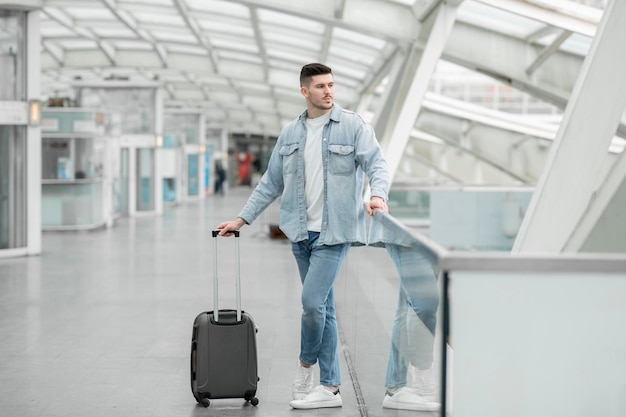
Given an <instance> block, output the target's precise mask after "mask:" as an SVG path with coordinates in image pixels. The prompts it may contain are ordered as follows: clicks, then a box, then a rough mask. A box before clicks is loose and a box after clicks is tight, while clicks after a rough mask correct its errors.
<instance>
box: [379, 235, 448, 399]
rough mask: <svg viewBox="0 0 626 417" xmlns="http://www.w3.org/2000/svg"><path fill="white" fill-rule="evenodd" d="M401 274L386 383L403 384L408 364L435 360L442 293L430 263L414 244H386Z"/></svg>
mask: <svg viewBox="0 0 626 417" xmlns="http://www.w3.org/2000/svg"><path fill="white" fill-rule="evenodd" d="M386 248H387V252H388V253H389V255H390V256H391V258H392V259H393V261H394V263H395V265H396V268H397V269H398V273H399V274H400V293H399V295H398V306H397V309H396V315H395V318H394V321H393V328H392V331H391V348H390V351H389V362H388V364H387V376H386V379H385V386H386V387H388V388H391V387H403V386H405V385H406V382H407V378H406V373H407V369H408V366H409V364H412V365H413V366H416V367H417V368H419V369H428V368H430V367H431V366H432V363H433V347H434V336H435V327H436V324H437V307H438V305H439V292H438V288H437V278H436V277H435V274H434V272H433V269H432V265H431V263H430V262H429V261H428V259H426V258H425V257H423V256H422V255H421V254H420V252H419V251H418V250H417V249H416V248H413V247H405V246H398V245H390V244H387V245H386Z"/></svg>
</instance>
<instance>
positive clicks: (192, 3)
mask: <svg viewBox="0 0 626 417" xmlns="http://www.w3.org/2000/svg"><path fill="white" fill-rule="evenodd" d="M187 5H188V6H189V8H190V9H195V10H202V11H207V12H215V13H220V14H224V15H230V16H238V17H246V18H247V17H250V10H249V9H248V7H246V6H244V5H242V4H237V3H234V2H232V1H218V0H187Z"/></svg>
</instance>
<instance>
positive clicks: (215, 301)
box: [212, 229, 241, 322]
mask: <svg viewBox="0 0 626 417" xmlns="http://www.w3.org/2000/svg"><path fill="white" fill-rule="evenodd" d="M220 231H221V230H219V229H217V230H213V232H212V235H213V237H214V238H217V237H218V235H219V233H220ZM231 232H232V233H233V234H234V235H235V242H236V244H235V255H236V262H235V291H236V293H237V321H238V322H240V321H241V271H240V268H239V265H240V257H239V230H231ZM218 291H219V288H218V278H217V239H215V242H213V318H214V319H215V322H218V321H219V315H220V313H219V305H218Z"/></svg>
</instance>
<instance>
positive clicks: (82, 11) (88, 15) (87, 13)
mask: <svg viewBox="0 0 626 417" xmlns="http://www.w3.org/2000/svg"><path fill="white" fill-rule="evenodd" d="M63 11H64V12H65V13H66V14H67V15H69V16H71V17H72V18H73V19H82V20H109V21H114V20H116V17H115V15H113V13H111V12H110V11H109V9H107V8H104V7H97V8H96V7H64V8H63Z"/></svg>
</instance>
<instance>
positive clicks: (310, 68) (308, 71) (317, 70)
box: [300, 62, 333, 87]
mask: <svg viewBox="0 0 626 417" xmlns="http://www.w3.org/2000/svg"><path fill="white" fill-rule="evenodd" d="M332 73H333V70H331V69H330V67H327V66H326V65H324V64H320V63H317V62H314V63H312V64H306V65H305V66H303V67H302V70H301V71H300V87H303V86H304V85H308V84H309V83H310V82H311V77H313V76H314V75H321V74H332Z"/></svg>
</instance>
